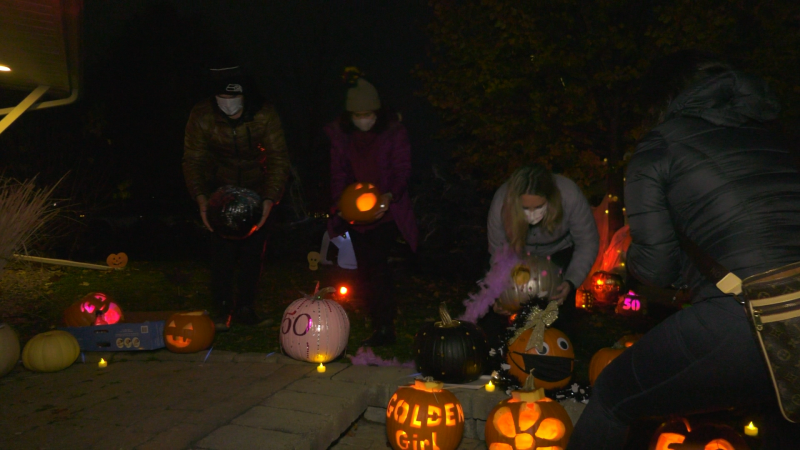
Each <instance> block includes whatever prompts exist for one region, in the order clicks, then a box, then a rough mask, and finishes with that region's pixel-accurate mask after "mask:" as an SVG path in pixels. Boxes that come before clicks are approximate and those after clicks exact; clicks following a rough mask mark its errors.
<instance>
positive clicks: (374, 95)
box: [344, 78, 381, 112]
mask: <svg viewBox="0 0 800 450" xmlns="http://www.w3.org/2000/svg"><path fill="white" fill-rule="evenodd" d="M344 107H345V109H346V110H347V111H350V112H356V111H377V110H379V109H381V98H380V97H378V90H377V89H375V86H373V85H372V84H371V83H370V82H369V81H367V80H365V79H363V78H359V79H358V80H356V85H355V86H354V87H351V88H350V89H348V90H347V100H346V101H345V104H344Z"/></svg>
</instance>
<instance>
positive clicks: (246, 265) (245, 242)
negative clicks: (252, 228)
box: [210, 227, 267, 314]
mask: <svg viewBox="0 0 800 450" xmlns="http://www.w3.org/2000/svg"><path fill="white" fill-rule="evenodd" d="M266 242H267V230H266V227H261V229H259V230H258V231H256V232H255V233H253V234H252V235H251V236H250V237H248V238H245V239H242V240H233V239H223V238H221V237H219V236H217V235H214V237H213V238H212V240H211V246H210V247H211V248H210V250H211V252H210V253H211V254H210V258H211V296H212V298H213V299H214V306H215V307H216V308H217V309H218V311H217V312H218V313H220V314H227V313H229V312H231V311H232V310H233V308H234V306H235V307H236V308H241V307H244V306H248V307H251V308H252V307H253V304H254V303H255V300H256V294H257V291H258V279H259V277H260V276H261V261H262V257H263V255H264V249H265V248H266ZM237 268H238V270H237ZM234 281H235V287H236V288H238V292H239V295H238V297H236V298H234Z"/></svg>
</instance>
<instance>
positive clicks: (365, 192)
mask: <svg viewBox="0 0 800 450" xmlns="http://www.w3.org/2000/svg"><path fill="white" fill-rule="evenodd" d="M380 197H381V192H380V191H379V190H378V188H377V187H376V186H375V185H374V184H372V183H353V184H351V185H350V186H347V187H346V188H345V190H344V192H342V195H341V197H339V203H338V207H339V211H341V212H342V218H343V219H344V220H346V221H348V222H350V223H370V222H374V221H375V213H376V212H377V211H378V209H379V208H380V205H379V204H378V202H379V200H380Z"/></svg>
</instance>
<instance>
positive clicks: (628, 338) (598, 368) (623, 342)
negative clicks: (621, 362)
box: [589, 334, 642, 386]
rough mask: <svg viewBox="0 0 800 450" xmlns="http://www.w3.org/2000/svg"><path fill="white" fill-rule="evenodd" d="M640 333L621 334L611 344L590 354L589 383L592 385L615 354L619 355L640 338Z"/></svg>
mask: <svg viewBox="0 0 800 450" xmlns="http://www.w3.org/2000/svg"><path fill="white" fill-rule="evenodd" d="M641 337H642V335H641V334H627V335H625V336H622V337H621V338H620V339H619V340H618V341H617V342H616V343H615V344H614V345H613V346H611V347H605V348H601V349H600V350H598V351H597V353H595V354H594V356H592V360H591V362H589V384H590V385H592V386H594V382H595V380H597V377H598V376H600V372H602V371H603V369H605V368H606V366H607V365H609V364H610V363H611V361H613V360H614V359H615V358H616V357H617V356H619V355H621V354H622V352H624V351H625V349H626V348H628V347H631V346H632V345H633V344H634V343H635V342H636V341H638V340H639V338H641Z"/></svg>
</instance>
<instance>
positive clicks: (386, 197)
mask: <svg viewBox="0 0 800 450" xmlns="http://www.w3.org/2000/svg"><path fill="white" fill-rule="evenodd" d="M378 201H379V203H378V210H377V211H375V220H380V218H381V217H383V216H384V214H386V211H389V203H391V202H392V193H391V192H387V193H385V194H382V195H381V196H380V198H379V199H378Z"/></svg>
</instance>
